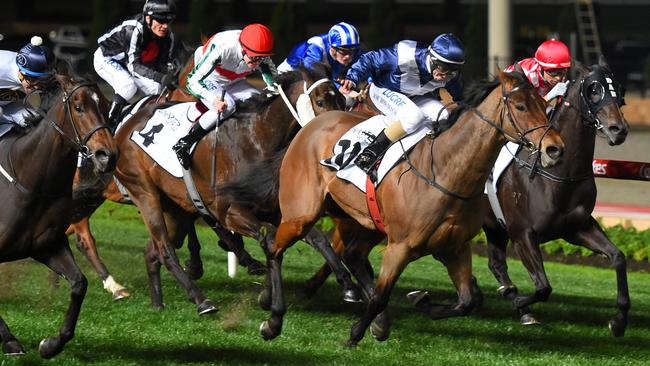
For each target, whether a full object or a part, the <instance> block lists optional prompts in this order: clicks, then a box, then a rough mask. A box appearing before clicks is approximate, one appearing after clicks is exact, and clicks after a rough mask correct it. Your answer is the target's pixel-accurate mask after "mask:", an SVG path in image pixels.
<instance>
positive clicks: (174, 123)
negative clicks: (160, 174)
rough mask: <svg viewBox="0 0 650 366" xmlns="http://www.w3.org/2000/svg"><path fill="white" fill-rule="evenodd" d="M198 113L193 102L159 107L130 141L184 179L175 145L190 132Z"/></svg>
mask: <svg viewBox="0 0 650 366" xmlns="http://www.w3.org/2000/svg"><path fill="white" fill-rule="evenodd" d="M198 113H200V112H199V111H198V110H197V109H196V108H195V107H194V102H188V103H179V104H174V105H173V106H171V107H168V108H165V109H158V110H156V112H154V114H153V116H152V117H151V118H150V119H149V121H147V124H146V125H145V126H144V128H143V129H142V130H141V131H133V133H132V134H131V140H132V141H133V142H135V143H136V144H137V145H138V146H140V148H141V149H142V150H144V152H145V153H147V155H149V156H150V157H151V158H152V159H153V160H154V161H155V162H156V163H158V165H160V166H161V167H162V168H163V169H165V170H166V171H167V172H169V174H171V175H173V176H174V177H177V178H182V177H183V169H182V167H181V164H180V162H179V161H178V158H177V157H176V153H175V152H174V150H172V146H173V145H174V144H175V143H176V142H178V140H179V139H180V138H181V137H183V136H185V135H186V134H187V133H188V132H189V130H190V128H191V127H192V122H191V121H194V120H196V118H198Z"/></svg>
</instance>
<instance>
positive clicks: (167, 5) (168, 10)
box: [142, 0, 176, 21]
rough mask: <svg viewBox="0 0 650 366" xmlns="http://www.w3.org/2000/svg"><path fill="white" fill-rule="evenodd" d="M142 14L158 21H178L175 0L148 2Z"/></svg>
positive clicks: (150, 0)
mask: <svg viewBox="0 0 650 366" xmlns="http://www.w3.org/2000/svg"><path fill="white" fill-rule="evenodd" d="M142 14H144V15H149V16H151V17H152V18H155V19H158V20H167V21H172V20H174V19H176V4H174V1H173V0H147V2H146V3H144V7H143V8H142Z"/></svg>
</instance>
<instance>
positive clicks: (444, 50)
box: [429, 33, 465, 67]
mask: <svg viewBox="0 0 650 366" xmlns="http://www.w3.org/2000/svg"><path fill="white" fill-rule="evenodd" d="M429 55H431V58H432V59H433V60H437V61H439V62H443V63H445V64H448V65H449V66H452V65H462V64H464V63H465V47H464V46H463V43H462V42H461V41H460V39H458V38H457V37H456V36H455V35H453V34H452V33H444V34H441V35H439V36H438V37H436V39H434V40H433V42H431V46H429ZM457 67H460V66H457Z"/></svg>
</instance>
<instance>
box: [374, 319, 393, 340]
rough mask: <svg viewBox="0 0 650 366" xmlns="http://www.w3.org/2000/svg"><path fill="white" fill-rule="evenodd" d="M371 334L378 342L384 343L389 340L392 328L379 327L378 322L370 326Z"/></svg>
mask: <svg viewBox="0 0 650 366" xmlns="http://www.w3.org/2000/svg"><path fill="white" fill-rule="evenodd" d="M370 334H372V336H373V337H375V339H376V340H378V341H380V342H383V341H385V340H387V339H388V336H389V335H390V328H384V327H382V326H380V325H378V324H377V323H376V322H373V323H372V324H370Z"/></svg>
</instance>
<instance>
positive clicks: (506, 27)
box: [487, 0, 513, 75]
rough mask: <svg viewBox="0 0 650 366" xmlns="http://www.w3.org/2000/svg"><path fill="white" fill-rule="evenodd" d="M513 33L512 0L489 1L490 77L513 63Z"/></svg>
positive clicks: (488, 70) (488, 71)
mask: <svg viewBox="0 0 650 366" xmlns="http://www.w3.org/2000/svg"><path fill="white" fill-rule="evenodd" d="M511 32H512V17H511V6H510V0H488V69H487V73H488V75H494V73H495V68H497V67H498V68H499V69H500V70H503V69H504V68H505V67H507V66H509V65H510V64H511V63H512V62H513V60H512V34H511Z"/></svg>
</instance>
